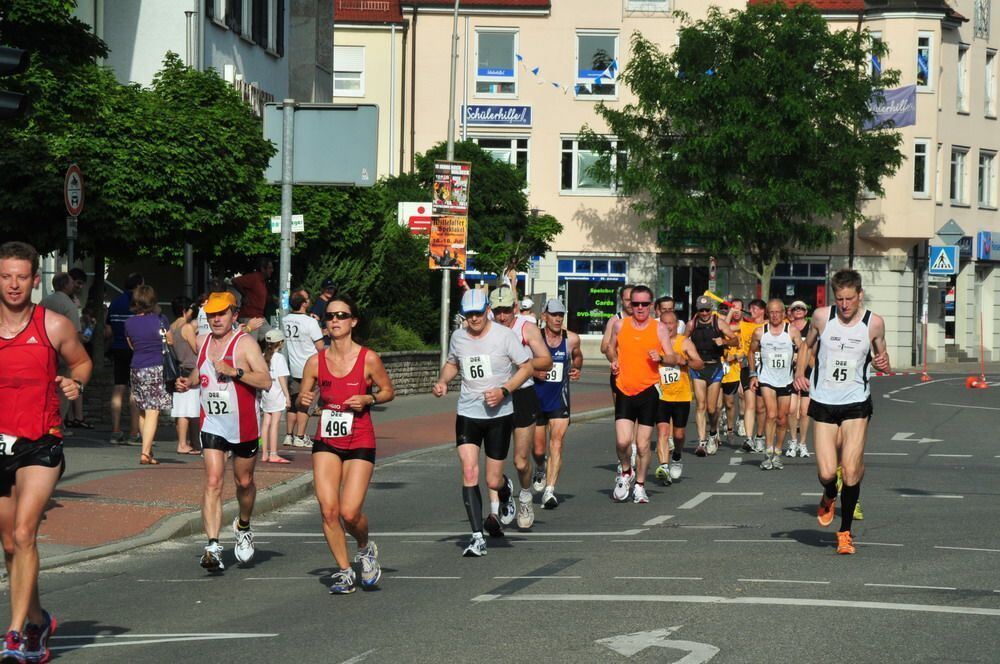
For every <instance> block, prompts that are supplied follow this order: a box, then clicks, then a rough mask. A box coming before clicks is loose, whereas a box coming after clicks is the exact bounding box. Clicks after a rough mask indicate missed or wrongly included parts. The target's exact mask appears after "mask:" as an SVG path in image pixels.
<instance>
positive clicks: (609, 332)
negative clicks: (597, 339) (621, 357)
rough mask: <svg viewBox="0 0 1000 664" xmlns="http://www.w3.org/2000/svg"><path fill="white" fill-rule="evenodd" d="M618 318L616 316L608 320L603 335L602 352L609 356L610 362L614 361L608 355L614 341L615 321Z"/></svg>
mask: <svg viewBox="0 0 1000 664" xmlns="http://www.w3.org/2000/svg"><path fill="white" fill-rule="evenodd" d="M618 320H619V319H618V318H617V317H615V316H612V317H611V318H609V319H608V322H607V323H605V325H604V336H602V337H601V354H602V355H604V356H605V357H607V358H608V362H613V361H614V360H612V359H611V356H610V355H608V350H609V349H610V348H611V346H612V342H613V341H614V334H615V331H614V327H615V322H616V321H618Z"/></svg>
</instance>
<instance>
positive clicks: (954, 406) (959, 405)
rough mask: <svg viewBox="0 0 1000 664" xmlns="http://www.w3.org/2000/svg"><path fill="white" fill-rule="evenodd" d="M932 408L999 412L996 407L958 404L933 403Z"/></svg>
mask: <svg viewBox="0 0 1000 664" xmlns="http://www.w3.org/2000/svg"><path fill="white" fill-rule="evenodd" d="M931 405H932V406H945V407H946V408H975V409H976V410H1000V408H997V407H996V406H966V405H965V404H960V403H937V402H934V403H932V404H931Z"/></svg>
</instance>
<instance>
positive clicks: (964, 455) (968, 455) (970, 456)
mask: <svg viewBox="0 0 1000 664" xmlns="http://www.w3.org/2000/svg"><path fill="white" fill-rule="evenodd" d="M927 456H932V457H954V458H956V459H971V458H972V455H971V454H928V455H927Z"/></svg>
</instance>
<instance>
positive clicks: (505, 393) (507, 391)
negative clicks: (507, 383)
mask: <svg viewBox="0 0 1000 664" xmlns="http://www.w3.org/2000/svg"><path fill="white" fill-rule="evenodd" d="M500 392H502V393H503V398H504V399H506V398H507V397H509V396H510V390H508V389H507V388H506V387H504V386H503V385H501V386H500Z"/></svg>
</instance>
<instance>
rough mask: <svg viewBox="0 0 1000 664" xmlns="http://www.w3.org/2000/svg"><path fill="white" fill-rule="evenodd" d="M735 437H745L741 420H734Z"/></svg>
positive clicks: (745, 429) (745, 428)
mask: <svg viewBox="0 0 1000 664" xmlns="http://www.w3.org/2000/svg"><path fill="white" fill-rule="evenodd" d="M736 435H737V436H739V437H740V438H745V437H746V435H747V427H746V425H745V424H743V418H742V417H741V418H739V419H738V420H736Z"/></svg>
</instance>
